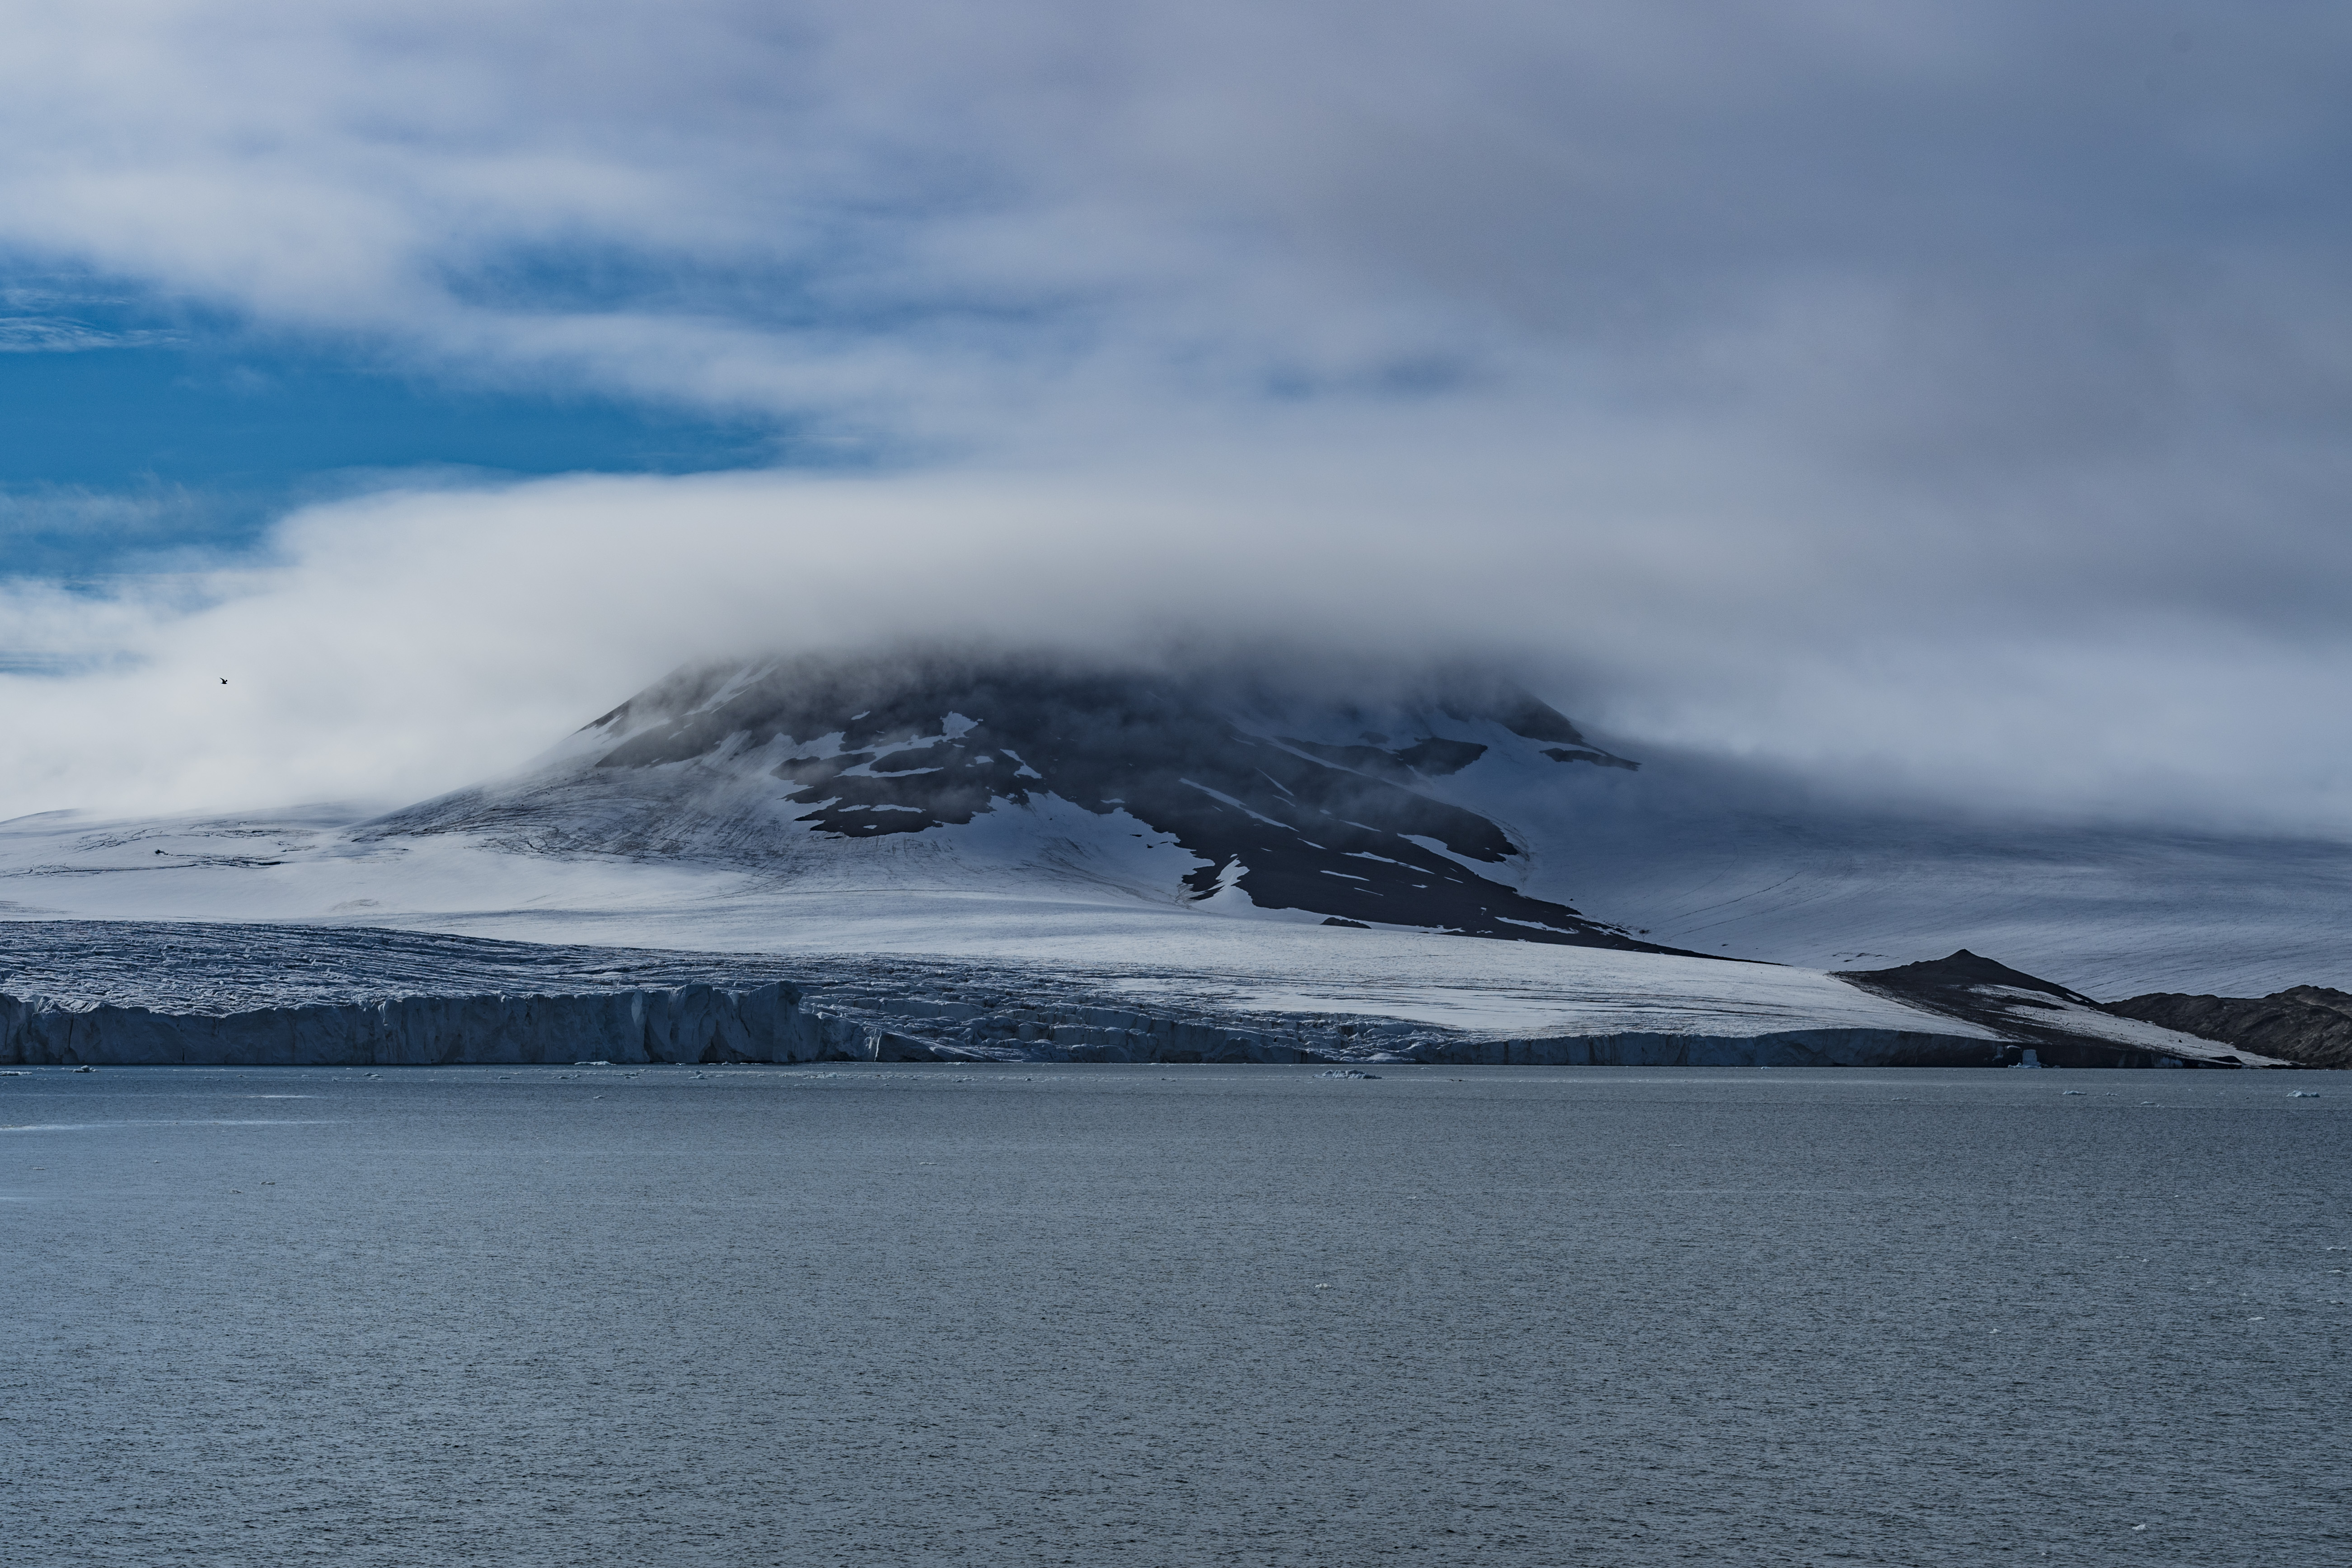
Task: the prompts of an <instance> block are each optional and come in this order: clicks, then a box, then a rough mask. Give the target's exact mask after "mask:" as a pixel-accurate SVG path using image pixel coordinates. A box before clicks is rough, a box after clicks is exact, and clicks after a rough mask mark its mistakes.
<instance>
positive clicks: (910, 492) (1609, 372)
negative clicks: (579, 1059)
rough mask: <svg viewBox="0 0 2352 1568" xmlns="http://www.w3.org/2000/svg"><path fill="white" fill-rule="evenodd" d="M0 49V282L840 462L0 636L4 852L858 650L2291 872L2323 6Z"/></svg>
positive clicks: (2342, 340)
mask: <svg viewBox="0 0 2352 1568" xmlns="http://www.w3.org/2000/svg"><path fill="white" fill-rule="evenodd" d="M2347 33H2352V21H2347V19H2346V17H2345V16H2344V14H2343V12H2342V10H2341V8H2340V7H2330V6H2323V5H2293V4H2290V5H2283V6H2279V7H2273V8H2271V9H2270V10H2268V11H2266V12H2265V13H2264V15H2263V17H2262V18H2260V19H2259V21H2255V20H2252V19H2248V20H2244V21H2239V20H2237V19H2234V18H2223V17H2220V16H2217V14H2216V13H2214V12H2212V11H2211V10H2210V8H2208V7H2201V6H2188V5H2178V6H2174V5H2161V4H2158V5H2128V6H2126V5H2087V6H2077V7H2072V8H2068V9H2066V10H2064V11H2063V12H2057V13H2053V12H2052V11H2051V10H2050V9H2049V8H2048V7H2043V6H2032V5H2012V4H2000V3H1995V4H1990V5H1965V6H1964V5H1951V4H1893V5H1850V4H1835V3H1830V0H1816V3H1811V4H1801V5H1790V6H1783V7H1776V8H1774V9H1773V10H1772V11H1771V12H1770V13H1769V15H1768V14H1767V13H1763V12H1759V11H1757V10H1756V9H1755V8H1753V7H1750V6H1739V5H1713V4H1671V3H1669V4H1646V5H1612V4H1601V5H1586V6H1578V7H1558V6H1538V5H1514V4H1495V5H1482V6H1477V7H1470V8H1464V7H1439V6H1436V5H1423V4H1412V5H1399V4H1382V3H1379V0H1374V3H1372V4H1368V5H1349V6H1344V7H1342V6H1338V5H1313V4H1301V5H1287V6H1282V7H1265V6H1241V5H1219V4H1206V5H1188V6H1183V7H1175V6H1157V5H1154V6H1139V7H1117V8H1104V7H1100V6H1087V5H1076V4H1071V3H1065V0H1008V3H1006V4H1004V5H992V6H988V7H974V6H969V5H954V4H948V3H946V0H938V3H919V0H901V3H881V4H864V5H854V6H853V5H821V4H820V5H810V4H798V5H758V6H753V5H734V4H709V3H700V4H697V3H684V4H679V5H672V6H666V7H662V8H660V9H659V10H655V9H652V8H647V7H643V6H623V5H594V4H577V3H575V4H564V5H555V4H542V5H531V4H518V5H508V6H500V7H493V8H484V7H479V6H457V5H447V6H441V5H431V4H422V3H418V0H404V3H402V4H399V5H362V4H346V5H299V6H297V5H266V4H262V5H257V4H254V3H252V0H243V3H240V4H238V5H234V6H232V5H222V4H213V3H201V0H179V3H172V4H166V3H162V0H146V3H130V0H124V3H118V4H111V5H110V4H96V5H89V6H85V7H79V8H75V9H73V10H72V11H70V12H59V11H53V10H43V11H31V10H27V11H26V13H25V15H24V16H21V17H19V18H17V19H16V36H15V39H14V47H12V49H11V50H10V51H9V52H8V54H7V56H6V58H5V59H0V127H5V130H6V132H7V136H6V138H5V146H7V148H8V149H9V152H8V153H7V155H6V157H5V160H0V215H5V216H0V246H5V247H8V248H9V249H10V250H11V251H12V252H13V253H14V254H16V255H17V256H20V257H22V258H26V265H27V266H28V267H30V266H34V265H37V266H38V267H40V268H51V269H53V268H58V267H61V266H78V267H82V268H88V269H89V270H90V271H91V272H92V273H93V274H103V275H105V276H106V277H108V278H110V279H131V280H132V281H134V282H136V283H137V284H139V285H140V286H142V287H143V288H146V289H150V290H152V292H153V294H154V297H156V298H157V299H159V300H186V301H190V302H191V303H192V304H193V305H198V306H201V307H202V308H204V309H205V310H215V311H219V310H226V311H229V312H232V313H235V314H236V315H237V316H238V317H239V319H241V320H243V321H246V322H247V324H248V327H249V330H250V331H253V332H254V333H256V334H259V335H263V336H267V335H268V334H273V333H275V334H283V335H286V336H288V337H289V340H290V339H293V338H299V339H301V340H303V341H305V342H319V341H333V342H343V343H346V344H348V345H350V346H351V351H352V353H364V354H369V355H373V356H378V357H379V358H381V359H382V360H383V362H384V363H392V364H397V365H402V366H405V367H408V368H409V369H411V370H412V371H414V372H415V374H428V375H432V376H436V377H440V378H444V379H446V381H448V382H450V383H451V384H531V385H566V386H583V387H593V388H594V389H596V390H598V391H599V392H600V393H605V394H618V395H627V396H632V397H636V398H640V399H645V400H647V401H649V402H655V403H662V404H667V405H683V406H693V407H697V408H704V409H711V410H719V411H725V412H729V413H730V414H741V413H747V412H748V413H752V414H756V415H759V416H765V417H772V418H775V419H778V420H792V421H796V422H800V423H801V424H802V425H803V426H805V427H807V428H809V429H812V430H814V431H816V432H818V433H819V434H820V436H821V437H822V438H824V439H826V440H830V441H832V442H833V443H835V445H836V446H837V447H838V448H839V450H840V451H842V452H843V453H845V454H849V455H854V456H856V457H857V458H858V459H859V460H860V461H862V462H866V463H867V464H869V465H871V468H872V471H870V472H868V473H866V474H864V475H862V476H860V477H858V478H856V479H822V480H820V479H810V478H806V477H795V476H791V475H782V474H777V475H765V476H748V477H737V478H730V479H715V478H714V479H676V480H650V479H647V480H598V481H559V482H554V483H550V484H544V485H536V486H530V487H524V488H520V489H495V490H476V491H462V490H460V491H451V490H442V491H435V492H430V493H425V492H419V493H415V494H402V493H393V494H390V495H387V496H385V497H383V498H380V499H378V500H372V501H362V502H353V503H345V504H341V505H338V506H335V507H329V508H322V509H317V510H312V511H309V512H306V513H303V514H301V515H299V516H298V517H295V518H292V519H289V521H288V522H287V523H286V525H285V526H284V527H283V529H282V530H281V531H280V533H279V535H278V539H277V541H276V543H275V546H274V549H275V554H274V556H273V557H272V558H270V559H268V560H266V561H261V562H242V563H236V564H234V565H233V566H229V567H224V568H223V569H222V570H221V571H220V572H218V573H199V574H194V575H192V576H188V577H183V578H176V579H173V580H170V581H163V580H152V581H147V582H143V583H136V584H121V585H119V586H118V587H117V588H116V589H115V590H113V591H111V592H110V593H109V594H104V595H98V596H96V597H93V596H91V595H89V594H87V593H81V594H67V593H66V592H64V591H63V590H62V589H59V588H57V587H54V586H50V585H44V584H37V583H31V584H26V583H20V584H17V585H16V587H14V588H12V589H11V590H9V591H8V595H7V596H6V598H5V604H0V616H5V617H6V620H5V631H0V644H5V646H6V647H12V648H18V649H21V650H24V652H23V654H22V656H21V658H19V659H18V666H19V668H20V669H22V670H25V671H28V673H19V674H15V675H0V702H5V709H6V711H7V712H8V713H9V714H10V715H11V717H12V719H13V720H14V721H15V727H16V731H17V733H18V734H19V735H21V736H23V737H24V739H23V742H22V743H21V744H20V745H19V746H18V747H17V748H16V751H15V752H14V755H13V757H12V759H11V760H10V761H8V762H7V763H5V764H0V811H5V810H9V809H16V810H31V809H40V808H45V807H49V806H57V805H85V804H87V805H119V806H122V807H124V808H133V807H136V808H142V809H148V808H161V807H167V806H170V805H183V804H184V805H196V804H207V805H211V804H218V805H227V804H233V803H236V802H239V801H246V800H257V799H259V798H260V797H263V796H268V797H273V798H281V799H282V798H287V797H289V796H293V795H368V796H371V797H374V798H399V797H405V796H410V795H418V794H424V793H429V791H431V790H433V789H436V788H441V787H446V786H447V785H450V784H457V783H461V782H464V780H465V779H466V778H467V777H470V776H472V775H473V774H474V773H479V772H484V771H488V770H489V769H491V768H493V767H496V766H499V765H502V764H503V763H508V762H510V761H513V760H516V759H519V758H520V757H521V756H524V755H528V754H530V752H533V751H535V750H537V749H538V748H539V747H540V746H541V745H542V744H544V743H546V742H548V741H549V740H551V739H552V737H553V736H554V735H555V734H557V733H560V732H561V731H562V730H564V729H567V728H569V727H570V726H571V725H572V724H574V723H576V722H578V721H581V720H583V719H584V718H586V717H588V716H590V715H592V714H593V712H595V711H598V710H601V708H603V707H604V706H607V705H609V704H610V702H611V701H613V700H617V698H618V697H620V696H621V695H624V694H625V692H626V691H627V690H628V689H633V688H634V687H635V685H637V684H639V683H641V682H643V681H644V680H646V679H651V678H652V677H653V676H655V675H657V674H658V673H660V671H661V668H664V667H666V666H667V664H668V663H671V662H675V661H677V660H678V659H682V658H690V657H695V656H698V655H699V654H702V653H706V652H710V651H717V650H719V649H721V648H724V647H745V646H749V645H751V644H752V643H754V642H755V641H756V642H763V643H771V644H778V645H782V646H810V645H811V644H813V643H815V642H817V641H820V640H824V639H868V638H873V637H881V636H886V635H889V634H892V633H895V632H897V631H898V630H900V629H901V628H902V627H903V629H905V630H906V631H908V632H911V633H914V634H916V635H932V634H937V633H940V632H973V633H994V634H999V635H1004V636H1017V637H1033V638H1034V637H1042V638H1045V639H1046V640H1055V639H1060V640H1066V641H1070V642H1075V643H1079V644H1085V643H1087V642H1090V641H1095V642H1118V641H1119V640H1120V639H1127V638H1132V637H1136V636H1139V635H1141V636H1146V637H1163V636H1169V635H1176V634H1178V633H1180V632H1187V631H1189V633H1190V635H1193V636H1198V637H1246V636H1263V635H1265V634H1266V633H1268V632H1270V631H1271V632H1281V633H1284V634H1286V635H1295V636H1297V637H1304V638H1309V639H1317V640H1321V641H1325V642H1327V643H1329V642H1337V643H1339V644H1342V645H1345V646H1350V647H1359V646H1370V647H1390V648H1393V649H1402V650H1405V651H1411V650H1414V649H1426V650H1429V651H1432V652H1453V651H1461V650H1465V649H1468V650H1482V651H1488V652H1492V653H1494V654H1496V655H1497V656H1500V657H1507V658H1512V659H1515V660H1518V661H1522V662H1523V663H1525V664H1526V665H1527V666H1528V668H1530V669H1531V670H1535V671H1538V672H1539V675H1540V678H1541V679H1547V680H1549V681H1551V682H1553V683H1554V685H1555V687H1556V689H1558V690H1559V692H1560V694H1561V695H1562V697H1563V699H1564V700H1566V701H1568V702H1570V703H1571V704H1572V705H1573V706H1574V707H1575V708H1576V710H1578V711H1579V712H1580V715H1581V716H1583V717H1587V718H1589V719H1591V721H1594V722H1596V723H1600V724H1602V725H1605V726H1608V727H1610V728H1612V730H1613V731H1616V732H1618V733H1620V734H1622V735H1624V736H1625V737H1627V739H1628V740H1629V741H1632V742H1640V741H1642V740H1643V739H1645V738H1646V739H1649V740H1652V741H1654V742H1659V743H1672V744H1677V745H1691V746H1697V747H1701V748H1706V749H1713V750H1717V751H1725V752H1734V753H1738V754H1742V755H1748V756H1752V757H1756V758H1759V759H1762V760H1766V761H1769V762H1772V763H1777V764H1783V765H1787V766H1790V767H1794V768H1799V769H1802V770H1811V771H1813V772H1816V773H1821V774H1824V775H1829V776H1838V777H1845V778H1850V779H1859V778H1865V777H1866V778H1868V779H1869V780H1871V781H1874V785H1876V786H1879V787H1885V788H1888V789H1896V790H1901V791H1906V792H1911V793H1925V794H1927V795H1935V796H1938V797H1940V798H1946V799H1952V800H1964V801H1968V802H1970V803H1972V804H1976V805H2012V806H2016V807H2020V808H2026V807H2030V808H2033V809H2039V810H2074V811H2079V812H2083V813H2088V814H2116V813H2123V814H2137V815H2141V816H2150V815H2152V816H2182V817H2190V816H2193V817H2196V818H2198V819H2200V820H2215V819H2227V820H2232V821H2242V822H2249V823H2262V824H2275V825H2287V826H2324V827H2328V828H2330V829H2345V828H2347V827H2352V787H2347V786H2352V742H2347V741H2346V740H2345V739H2344V738H2343V737H2342V736H2341V734H2340V732H2339V728H2340V727H2339V726H2337V725H2336V724H2335V723H2334V722H2333V721H2332V719H2331V718H2330V717H2329V715H2330V714H2331V712H2332V710H2333V706H2335V705H2337V704H2339V703H2340V693H2341V692H2342V691H2343V690H2344V689H2346V684H2345V678H2346V676H2347V674H2352V660H2347V634H2346V632H2345V631H2344V630H2343V626H2342V622H2343V617H2342V615H2341V607H2342V605H2344V604H2345V603H2347V596H2352V534H2347V530H2346V529H2345V527H2344V525H2343V518H2344V516H2345V512H2346V504H2347V500H2352V472H2347V465H2352V456H2347V452H2346V450H2345V449H2344V447H2343V443H2342V442H2341V439H2340V432H2341V430H2342V429H2343V428H2344V427H2345V423H2346V419H2347V415H2352V311H2347V308H2346V301H2345V299H2344V288H2343V285H2342V282H2341V279H2343V278H2344V277H2346V276H2347V275H2352V272H2347V267H2346V263H2347V260H2352V257H2347V221H2346V216H2345V211H2344V208H2343V205H2342V203H2341V201H2340V199H2339V198H2338V196H2337V195H2336V191H2337V190H2338V189H2339V188H2340V184H2341V171H2342V169H2343V166H2344V163H2345V157H2346V153H2347V142H2352V136H2347V132H2352V108H2347V105H2352V90H2347V89H2352V82H2347V80H2346V78H2347V75H2352V71H2347V68H2346V67H2345V65H2344V64H2343V62H2344V61H2345V60H2347V58H2352V51H2347V47H2346V45H2347V43H2352V37H2347ZM26 331H31V329H26ZM43 345H44V346H51V345H49V343H48V341H47V339H44V340H43ZM62 346H70V345H62ZM214 666H219V667H221V668H218V669H217V670H216V671H215V669H214V668H213V667H214ZM200 675H202V676H205V677H207V678H209V679H212V680H213V681H214V682H215V684H213V685H212V686H209V687H206V686H204V685H203V684H202V681H201V680H200V679H198V678H199V676H200ZM219 675H228V676H230V677H231V685H230V686H229V687H228V688H226V689H222V688H220V687H218V686H217V684H216V682H217V679H218V676H219ZM224 691H225V693H226V694H225V695H224ZM191 693H193V695H191ZM189 704H193V705H192V706H191V705H189Z"/></svg>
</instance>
